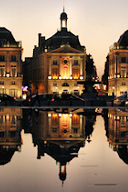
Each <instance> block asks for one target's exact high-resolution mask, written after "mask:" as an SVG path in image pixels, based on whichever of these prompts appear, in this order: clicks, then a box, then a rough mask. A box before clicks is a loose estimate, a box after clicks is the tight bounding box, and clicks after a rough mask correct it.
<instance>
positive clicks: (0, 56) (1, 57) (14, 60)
mask: <svg viewBox="0 0 128 192" xmlns="http://www.w3.org/2000/svg"><path fill="white" fill-rule="evenodd" d="M4 61H6V56H5V55H0V62H4ZM10 61H11V62H16V55H11V56H10Z"/></svg>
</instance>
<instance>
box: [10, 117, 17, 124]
mask: <svg viewBox="0 0 128 192" xmlns="http://www.w3.org/2000/svg"><path fill="white" fill-rule="evenodd" d="M11 124H13V125H15V124H16V121H15V117H14V116H12V121H11Z"/></svg>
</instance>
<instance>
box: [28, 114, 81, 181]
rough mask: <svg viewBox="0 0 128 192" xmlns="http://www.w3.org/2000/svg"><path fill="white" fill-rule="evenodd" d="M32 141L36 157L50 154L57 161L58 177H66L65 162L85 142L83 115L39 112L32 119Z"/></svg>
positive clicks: (74, 155)
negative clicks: (36, 148) (36, 150)
mask: <svg viewBox="0 0 128 192" xmlns="http://www.w3.org/2000/svg"><path fill="white" fill-rule="evenodd" d="M33 122H34V124H33V133H32V134H33V143H34V145H35V146H36V145H37V146H38V159H40V158H41V156H44V154H45V153H46V154H48V155H50V156H51V157H52V158H54V159H55V160H56V162H57V163H59V167H60V168H59V169H60V171H59V178H60V179H61V180H62V181H64V180H65V179H66V164H67V162H70V161H71V160H72V159H73V158H74V157H77V156H78V151H79V149H80V147H83V146H84V144H85V117H84V116H82V115H77V114H75V113H55V112H39V113H36V114H35V116H34V119H33Z"/></svg>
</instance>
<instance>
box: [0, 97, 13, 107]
mask: <svg viewBox="0 0 128 192" xmlns="http://www.w3.org/2000/svg"><path fill="white" fill-rule="evenodd" d="M12 104H16V97H12V96H10V95H7V94H0V105H12Z"/></svg>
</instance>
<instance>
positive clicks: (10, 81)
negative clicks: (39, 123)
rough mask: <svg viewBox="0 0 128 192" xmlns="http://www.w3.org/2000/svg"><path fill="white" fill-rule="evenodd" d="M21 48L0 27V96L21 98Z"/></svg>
mask: <svg viewBox="0 0 128 192" xmlns="http://www.w3.org/2000/svg"><path fill="white" fill-rule="evenodd" d="M21 57H22V46H21V42H17V41H15V39H14V37H13V35H12V33H11V32H10V31H9V30H7V29H6V28H3V27H0V94H2V93H6V94H9V95H11V96H14V97H17V98H20V97H21V96H22V81H23V75H22V61H21Z"/></svg>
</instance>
